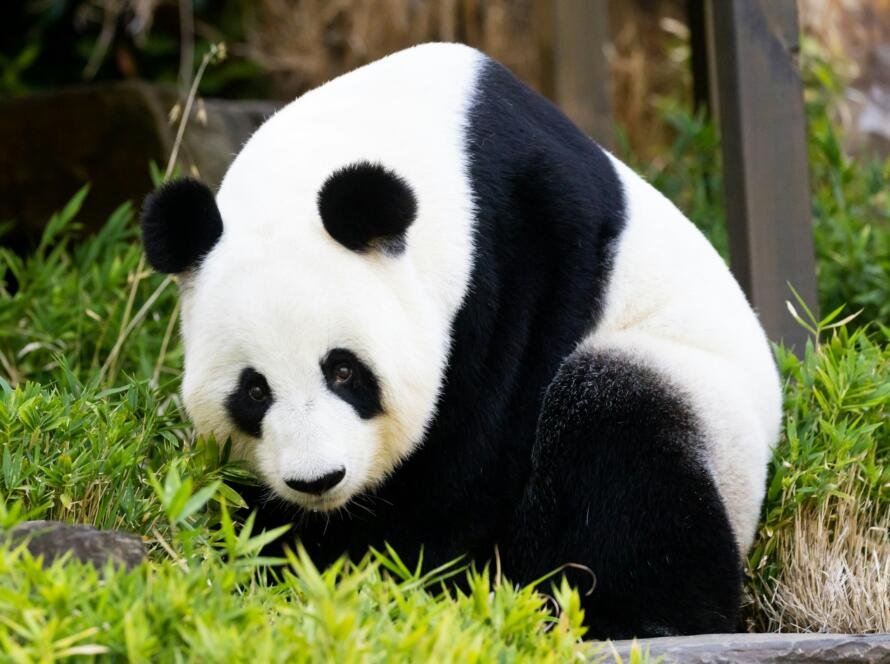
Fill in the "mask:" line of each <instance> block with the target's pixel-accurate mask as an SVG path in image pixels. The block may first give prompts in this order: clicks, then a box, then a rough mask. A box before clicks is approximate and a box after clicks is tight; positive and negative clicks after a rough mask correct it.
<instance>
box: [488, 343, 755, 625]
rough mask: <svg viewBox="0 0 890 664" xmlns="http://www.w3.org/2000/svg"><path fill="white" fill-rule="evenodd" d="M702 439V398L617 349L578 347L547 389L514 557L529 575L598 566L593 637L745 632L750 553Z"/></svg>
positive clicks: (508, 563)
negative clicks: (682, 392)
mask: <svg viewBox="0 0 890 664" xmlns="http://www.w3.org/2000/svg"><path fill="white" fill-rule="evenodd" d="M703 443H704V441H703V440H702V437H701V429H700V427H699V426H698V424H697V422H696V419H695V417H694V416H693V415H692V411H691V409H690V407H689V406H688V405H687V404H686V403H685V401H684V399H683V398H682V397H681V396H679V394H678V392H677V390H676V389H673V388H671V387H669V386H667V385H666V383H665V382H664V381H663V380H662V379H661V378H660V377H659V376H657V375H656V374H654V373H653V372H652V371H651V370H649V369H646V368H645V367H643V366H640V365H639V364H637V363H635V362H633V361H631V360H629V359H626V358H623V357H621V356H618V355H615V354H611V353H597V354H594V355H580V356H577V357H573V358H570V360H568V361H567V362H566V363H565V364H563V366H562V367H561V368H560V370H559V373H558V374H557V376H556V379H555V380H554V381H553V382H552V383H551V384H550V387H549V388H548V389H547V394H546V396H545V398H544V405H543V409H542V411H541V419H540V422H539V424H538V434H537V439H536V442H535V446H534V448H533V450H532V475H531V478H530V480H529V482H528V483H527V484H526V487H525V495H524V497H523V499H522V501H521V503H520V507H519V511H518V515H517V520H516V522H515V523H514V527H515V528H516V533H517V537H516V538H515V539H514V540H513V542H512V543H510V544H509V545H505V546H504V548H503V549H502V553H503V564H504V568H505V569H506V570H508V571H511V572H512V574H513V578H514V580H517V581H524V582H530V581H533V580H534V579H536V578H540V577H541V576H542V575H544V574H546V573H547V572H549V571H551V570H553V569H555V568H556V567H558V566H560V565H563V564H565V563H567V562H574V563H581V564H583V565H586V566H587V567H589V568H590V571H592V572H593V575H594V577H595V583H594V590H593V593H592V594H591V595H590V596H589V597H585V598H584V599H583V605H584V609H585V611H586V614H587V616H586V617H587V625H588V627H589V628H590V632H589V634H590V636H595V637H601V638H603V637H611V638H613V639H614V638H631V637H634V636H641V635H669V634H689V633H697V632H731V631H733V630H734V629H735V627H736V622H737V612H738V607H739V601H740V598H739V591H740V588H741V582H742V578H741V564H740V557H739V552H738V549H737V546H736V541H735V537H734V535H733V532H732V529H731V527H730V525H729V520H728V518H727V515H726V512H725V510H724V508H723V503H722V500H721V498H720V495H719V493H718V492H717V489H716V487H715V486H714V483H713V481H712V479H711V477H710V475H709V474H708V471H707V469H706V468H705V466H704V463H703V461H702V459H703V458H704V454H705V452H704V450H703ZM568 574H569V577H570V580H573V581H574V582H576V583H577V585H578V586H579V587H580V588H585V587H587V586H589V585H590V582H591V579H590V577H589V574H588V573H585V572H580V571H577V570H570V571H569V572H568Z"/></svg>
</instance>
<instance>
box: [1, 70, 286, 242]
mask: <svg viewBox="0 0 890 664" xmlns="http://www.w3.org/2000/svg"><path fill="white" fill-rule="evenodd" d="M177 100H178V98H177V94H176V92H175V90H174V89H173V88H172V87H165V86H158V85H151V84H148V83H142V82H137V81H131V82H122V83H110V84H97V85H89V86H79V87H72V88H67V89H61V90H58V91H49V92H41V93H37V94H32V95H28V96H24V97H18V98H14V99H8V100H3V101H2V102H0V146H2V149H0V222H5V221H13V222H14V223H15V226H14V227H13V229H12V231H11V232H10V233H8V234H6V235H4V236H3V237H2V239H0V243H2V244H4V245H6V246H12V247H13V248H15V249H19V250H24V249H27V248H28V247H29V246H33V245H34V244H35V240H36V238H39V236H40V232H41V230H42V229H43V227H44V226H45V225H46V222H47V221H48V219H49V217H50V215H51V214H52V213H53V212H54V211H56V210H59V209H61V208H62V206H64V204H65V203H66V202H67V201H68V200H69V199H70V198H71V196H72V195H73V194H74V192H76V191H77V190H78V189H79V188H80V187H82V186H83V185H84V184H86V183H88V182H89V183H91V185H92V187H91V191H90V195H89V196H88V197H87V200H86V203H85V205H84V208H83V210H82V212H81V215H80V217H79V221H80V222H82V223H83V224H84V225H85V226H86V228H87V231H90V230H95V229H96V228H98V227H100V226H101V224H102V223H103V222H104V221H105V220H106V218H107V217H108V214H109V213H110V212H111V211H112V210H113V209H114V208H115V207H117V206H118V205H120V204H121V203H122V202H124V201H126V200H134V201H137V202H138V201H141V199H142V197H143V196H144V195H145V194H146V193H148V192H149V191H150V190H151V188H152V183H151V178H150V177H149V166H148V164H149V161H150V160H154V161H155V162H156V163H157V164H158V165H159V166H160V168H161V169H163V168H164V166H165V165H166V163H167V159H168V155H169V154H170V150H171V148H172V146H173V143H174V139H175V134H176V126H175V125H173V124H171V123H170V121H169V111H170V109H171V108H172V107H173V106H174V105H175V104H176V102H177ZM203 105H204V109H205V110H206V124H204V123H201V122H198V121H197V120H196V116H195V113H193V115H192V118H191V121H190V122H189V125H188V128H187V130H186V133H185V139H184V143H183V145H182V147H181V150H180V154H179V163H180V165H181V167H182V169H183V172H185V173H188V172H190V171H191V168H192V166H194V167H196V168H197V169H198V171H199V173H200V174H201V177H202V178H203V179H204V180H205V181H206V182H207V183H208V184H210V185H211V186H216V185H217V184H218V183H219V181H220V180H221V179H222V176H223V174H224V173H225V170H226V168H227V167H228V165H229V163H230V162H231V161H232V158H233V157H234V156H235V154H237V153H238V151H239V150H240V149H241V146H242V145H243V144H244V142H245V141H246V140H247V139H248V138H249V137H250V135H251V134H252V133H253V131H254V130H255V129H256V128H257V127H258V126H259V125H260V124H261V123H262V122H263V121H264V120H265V119H266V118H267V117H268V116H270V115H271V114H272V113H274V111H275V110H276V108H277V106H276V105H275V104H272V103H268V102H258V101H226V100H220V99H207V100H203Z"/></svg>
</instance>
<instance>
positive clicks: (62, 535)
mask: <svg viewBox="0 0 890 664" xmlns="http://www.w3.org/2000/svg"><path fill="white" fill-rule="evenodd" d="M9 536H10V537H11V538H12V541H13V542H15V543H20V542H22V541H24V542H25V546H26V547H27V548H28V551H30V552H31V555H33V556H35V557H36V556H43V562H44V564H45V565H49V564H51V563H52V562H53V561H54V560H55V559H56V558H59V557H60V556H62V555H64V554H65V553H67V552H69V551H70V552H71V555H72V556H73V557H74V558H75V559H78V560H81V561H83V562H88V563H92V564H93V565H94V566H95V567H97V568H101V567H103V566H104V565H105V563H106V562H108V559H109V558H110V559H112V560H114V561H115V562H119V563H123V565H124V566H125V567H126V568H127V569H132V568H133V567H135V566H136V565H138V564H139V563H141V562H142V561H143V560H144V559H145V547H144V546H143V544H142V538H141V537H139V536H138V535H134V534H132V533H123V532H118V531H116V530H98V529H97V528H94V527H93V526H86V525H81V524H70V523H63V522H61V521H26V522H24V523H21V524H19V525H17V526H16V527H15V528H13V529H12V530H11V531H10V532H9Z"/></svg>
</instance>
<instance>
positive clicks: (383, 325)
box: [182, 197, 448, 510]
mask: <svg viewBox="0 0 890 664" xmlns="http://www.w3.org/2000/svg"><path fill="white" fill-rule="evenodd" d="M220 200H221V201H223V200H225V199H224V198H223V197H220ZM221 212H222V217H223V219H224V220H226V221H227V224H228V219H229V218H231V215H233V214H251V213H249V212H248V211H247V210H243V209H241V210H239V209H237V208H236V209H234V210H230V209H228V208H227V207H225V206H222V205H221ZM259 213H260V211H259V210H254V211H253V213H252V214H259ZM230 228H232V230H230ZM273 228H278V229H281V228H287V226H286V225H284V224H271V225H270V229H269V232H268V233H253V232H250V233H247V232H243V233H242V232H239V231H238V230H236V225H235V224H231V225H227V226H226V231H225V233H224V234H223V236H222V238H221V240H220V241H219V243H218V244H217V245H216V246H215V247H214V248H213V250H212V251H211V252H210V253H209V254H208V255H207V256H206V258H205V259H204V261H203V263H202V265H201V267H200V269H199V270H197V271H196V272H194V273H192V274H185V275H183V277H182V306H183V312H182V334H183V339H184V342H185V374H184V378H183V397H184V402H185V405H186V408H187V410H188V412H189V414H190V416H191V418H192V420H193V421H194V423H195V424H196V426H197V428H198V430H199V431H201V432H206V433H214V434H215V435H216V436H217V437H225V436H231V438H232V440H233V442H234V446H233V450H234V453H235V456H236V458H241V459H244V460H246V461H247V462H248V464H249V465H250V466H252V467H253V468H254V469H255V470H256V472H257V473H258V474H259V476H260V478H261V479H262V480H263V482H264V483H265V484H266V485H267V486H268V487H269V488H271V489H272V490H273V491H274V492H275V494H277V495H278V496H280V497H281V498H284V499H286V500H290V501H293V502H296V503H298V504H300V505H302V506H303V507H305V508H308V509H313V510H330V509H336V508H338V507H340V506H342V505H344V504H345V503H346V502H348V501H349V500H350V499H351V498H352V497H354V496H355V495H356V494H358V493H360V492H363V491H367V490H370V489H373V487H374V486H375V485H377V484H379V483H380V482H381V481H382V480H383V479H384V478H385V477H386V476H387V475H388V474H389V473H391V472H392V471H393V470H394V469H395V468H396V467H397V465H398V464H399V462H400V461H401V460H402V459H403V458H405V456H407V455H408V454H409V453H410V452H411V451H412V450H413V449H414V447H415V446H416V445H417V444H418V443H419V441H420V440H421V439H422V437H423V431H424V428H425V426H426V424H427V423H428V421H429V420H430V419H431V417H432V414H433V410H434V406H435V402H436V398H437V395H438V391H439V389H440V384H441V379H442V372H443V369H444V367H443V365H444V360H445V357H446V354H447V345H448V335H447V328H448V322H447V321H445V320H443V319H442V317H441V315H440V314H439V313H438V312H437V311H436V308H435V307H433V306H431V302H430V300H429V298H428V297H427V296H426V295H425V293H424V290H423V288H422V286H421V285H420V284H419V283H418V280H417V278H416V275H415V274H414V268H413V266H412V264H411V262H410V261H408V260H406V258H405V256H404V255H401V254H399V255H392V254H391V253H386V252H382V251H373V252H360V251H356V250H352V249H347V248H346V247H344V246H343V245H341V244H339V243H338V242H336V241H333V239H332V238H331V237H323V238H318V239H316V241H314V242H309V241H308V238H306V237H300V236H301V235H302V234H301V233H299V232H293V229H292V228H291V230H290V231H288V232H283V233H281V232H276V231H273V230H272V229H273Z"/></svg>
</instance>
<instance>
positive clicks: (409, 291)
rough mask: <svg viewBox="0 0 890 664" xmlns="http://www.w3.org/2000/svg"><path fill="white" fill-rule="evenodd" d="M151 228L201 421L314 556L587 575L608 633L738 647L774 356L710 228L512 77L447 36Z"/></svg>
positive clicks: (298, 109) (185, 386)
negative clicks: (177, 293)
mask: <svg viewBox="0 0 890 664" xmlns="http://www.w3.org/2000/svg"><path fill="white" fill-rule="evenodd" d="M141 224H142V234H143V243H144V248H145V252H146V255H147V258H148V261H149V262H150V264H151V265H152V266H153V267H154V268H155V269H156V270H158V271H161V272H165V273H171V274H175V275H177V276H178V283H179V285H180V290H181V305H182V307H181V312H182V313H181V334H182V340H183V344H184V351H185V359H184V364H185V366H184V374H183V380H182V396H183V402H184V404H185V407H186V409H187V412H188V414H189V416H190V418H191V419H192V421H193V422H194V425H195V427H196V429H197V431H198V432H200V433H205V434H214V435H215V436H216V437H217V438H218V439H223V438H226V437H230V438H231V440H232V442H233V448H232V449H233V455H235V457H236V458H240V459H243V460H244V461H246V463H247V464H248V465H250V466H251V467H252V468H253V469H254V470H255V471H256V473H257V475H258V477H259V479H260V481H261V483H262V486H263V491H262V495H260V496H259V498H258V500H257V504H256V505H255V507H256V508H257V509H258V510H259V513H260V516H261V518H265V519H266V521H265V522H266V523H270V522H272V521H276V520H285V521H286V522H288V523H290V524H292V527H293V537H294V538H296V539H299V540H300V541H301V542H302V544H303V546H305V547H306V549H307V551H308V552H309V553H310V554H311V555H312V556H313V557H314V559H315V561H316V562H318V564H321V565H324V564H327V563H329V562H330V561H332V560H335V559H337V558H338V557H340V556H342V555H344V554H346V555H350V556H361V555H363V554H364V553H365V552H367V550H368V549H369V547H381V546H383V544H384V543H389V544H390V545H392V546H393V547H394V549H395V550H396V551H397V552H399V553H400V555H402V556H403V557H405V558H406V559H410V560H419V559H420V556H421V555H422V560H423V562H424V564H425V565H428V566H430V567H432V566H435V565H438V564H440V563H443V562H447V561H451V560H453V559H456V558H460V557H463V560H466V561H470V562H474V563H477V564H480V565H481V564H485V563H486V562H489V561H493V560H495V559H496V560H497V562H498V563H499V564H500V565H501V566H502V569H503V570H504V573H505V575H506V576H507V577H508V578H510V579H511V580H512V581H513V582H517V583H527V582H531V581H534V580H535V579H539V578H540V577H542V576H543V575H546V574H547V573H548V572H550V571H552V570H555V569H560V568H561V567H562V568H563V569H568V572H567V573H568V574H569V575H570V578H571V580H572V582H573V583H575V584H576V585H577V586H578V587H579V590H580V591H582V593H583V598H582V600H583V607H584V610H585V621H586V624H587V626H588V628H589V632H588V633H589V635H590V636H593V637H611V638H623V637H631V636H636V637H645V636H653V635H669V634H688V633H698V632H725V631H733V630H734V628H735V627H736V625H737V612H738V606H739V603H740V586H741V579H742V568H743V558H744V554H745V552H746V551H747V550H748V548H749V546H750V545H751V542H752V539H753V536H754V532H755V527H756V523H757V520H758V515H759V511H760V507H761V501H762V498H763V494H764V484H765V473H766V467H767V463H768V457H769V455H770V449H771V446H772V445H773V444H774V442H775V441H776V439H777V437H778V432H779V424H780V419H781V394H780V386H779V380H778V375H777V371H776V368H775V365H774V362H773V360H772V356H771V352H770V348H769V344H768V341H767V339H766V336H765V334H764V332H763V330H762V329H761V327H760V325H759V323H758V321H757V318H756V316H755V314H754V312H753V311H752V310H751V308H750V306H749V305H748V303H747V301H746V299H745V296H744V294H743V293H742V291H741V289H740V288H739V286H738V284H737V283H736V282H735V281H734V280H733V278H732V276H731V275H730V272H729V271H728V270H727V267H726V265H725V264H724V262H723V261H722V260H721V259H720V257H719V256H718V255H717V253H716V252H715V251H714V249H713V248H712V247H711V246H710V245H709V243H708V242H707V240H706V239H705V238H704V237H703V236H702V234H701V233H700V232H699V231H698V230H697V229H696V228H695V227H694V226H693V225H692V223H690V222H689V221H688V220H687V219H686V218H685V217H684V216H683V214H681V213H680V212H679V211H678V209H677V208H676V207H674V205H673V204H671V203H670V202H669V201H668V200H667V199H666V198H664V197H663V196H662V195H661V194H659V193H658V192H657V191H656V190H655V189H654V188H653V187H651V186H650V185H649V184H647V183H646V182H645V181H644V180H643V179H641V178H640V177H639V176H637V175H636V174H635V173H634V172H633V171H631V169H630V168H628V167H627V166H625V165H624V164H623V163H622V162H620V161H619V160H618V159H616V158H615V157H614V156H612V155H611V154H609V153H608V152H607V151H605V150H603V149H602V148H601V147H599V146H598V145H597V144H596V143H595V142H594V141H592V140H591V139H589V138H588V137H587V136H585V135H583V134H582V133H581V132H580V131H579V130H578V129H577V128H576V127H575V126H573V124H572V123H571V122H570V121H569V120H568V119H567V118H566V117H565V116H564V115H563V114H562V113H561V112H560V111H559V110H558V109H557V108H556V107H554V106H553V105H552V104H551V103H549V102H548V101H547V100H545V99H544V98H543V97H541V96H539V95H538V94H536V93H535V92H533V91H532V90H531V89H529V88H528V87H526V86H525V85H524V84H523V83H521V82H520V81H519V80H518V79H517V78H516V77H515V76H513V75H512V74H511V73H510V72H509V71H508V70H507V69H505V68H504V67H503V66H501V65H500V64H498V63H497V62H495V61H493V60H492V59H490V58H488V57H486V56H485V55H483V54H482V53H480V52H479V51H476V50H474V49H472V48H469V47H467V46H462V45H456V44H427V45H422V46H416V47H413V48H410V49H407V50H404V51H401V52H398V53H395V54H393V55H390V56H388V57H385V58H383V59H382V60H379V61H377V62H374V63H372V64H370V65H367V66H364V67H362V68H360V69H357V70H355V71H353V72H351V73H349V74H346V75H344V76H341V77H340V78H337V79H334V80H332V81H330V82H328V83H326V84H325V85H323V86H321V87H320V88H318V89H316V90H313V91H311V92H309V93H307V94H305V95H303V96H302V97H300V98H299V99H297V100H296V101H294V102H292V103H290V104H289V105H287V106H285V107H284V108H282V109H281V110H280V111H278V112H277V113H276V114H275V115H273V116H272V117H271V118H270V119H269V120H267V121H266V122H265V123H264V124H263V125H262V126H261V127H260V128H259V129H258V130H257V132H256V133H255V134H254V135H253V136H252V137H251V138H250V140H249V141H247V143H246V145H244V147H243V149H242V150H241V152H240V153H239V154H238V155H237V157H236V158H235V160H234V162H233V163H232V165H231V167H230V168H229V170H228V172H227V174H226V175H225V178H224V179H223V181H222V183H221V185H220V187H219V190H218V191H217V192H216V193H215V194H214V192H212V191H211V190H210V189H209V188H208V187H206V186H205V185H204V184H202V183H200V182H198V181H196V180H193V179H180V180H174V181H171V182H170V183H168V184H166V185H164V186H162V187H161V188H160V189H159V190H158V191H156V192H155V193H154V194H152V195H151V196H150V197H149V198H148V199H147V200H146V202H145V205H144V208H143V214H142V220H141ZM412 556H413V558H412ZM568 563H571V564H572V565H570V566H568V567H563V566H566V565H567V564H568ZM580 568H584V569H586V570H587V571H579V569H580ZM591 573H592V574H591ZM589 585H592V586H593V588H592V590H590V588H589Z"/></svg>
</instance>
